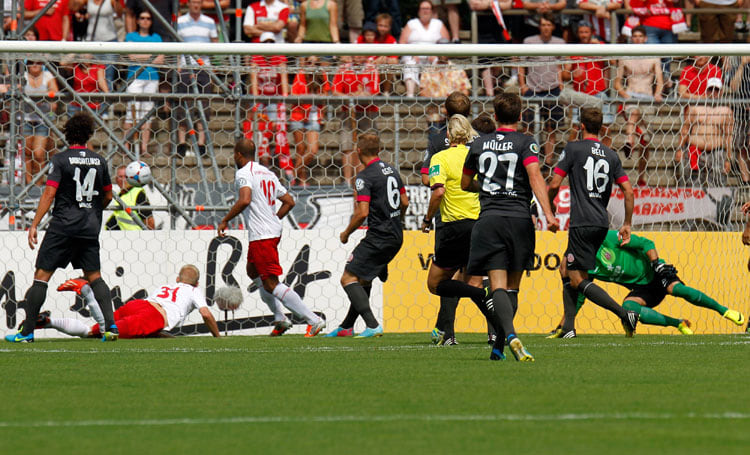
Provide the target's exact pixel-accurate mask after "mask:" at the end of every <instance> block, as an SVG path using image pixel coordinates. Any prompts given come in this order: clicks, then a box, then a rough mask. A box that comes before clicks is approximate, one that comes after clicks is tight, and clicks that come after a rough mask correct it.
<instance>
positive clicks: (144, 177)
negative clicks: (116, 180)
mask: <svg viewBox="0 0 750 455" xmlns="http://www.w3.org/2000/svg"><path fill="white" fill-rule="evenodd" d="M125 178H126V179H127V180H128V183H130V184H131V185H132V186H143V185H147V184H148V183H150V182H151V168H150V167H148V164H146V163H144V162H143V161H133V162H132V163H130V164H128V166H127V167H126V168H125Z"/></svg>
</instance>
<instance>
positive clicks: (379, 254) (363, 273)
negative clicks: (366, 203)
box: [344, 232, 403, 282]
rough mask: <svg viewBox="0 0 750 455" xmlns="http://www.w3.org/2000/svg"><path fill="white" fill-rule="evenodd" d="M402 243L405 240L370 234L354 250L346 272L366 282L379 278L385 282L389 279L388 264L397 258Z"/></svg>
mask: <svg viewBox="0 0 750 455" xmlns="http://www.w3.org/2000/svg"><path fill="white" fill-rule="evenodd" d="M402 243H403V239H401V240H398V239H395V238H388V237H378V236H375V235H372V234H371V233H369V232H368V233H367V235H365V238H364V239H362V241H361V242H359V245H357V247H356V248H354V251H353V252H352V254H351V256H349V260H348V261H346V266H345V267H344V270H346V271H347V272H349V273H351V274H352V275H354V276H356V277H357V278H359V279H362V280H365V281H372V280H374V279H375V277H378V278H380V281H382V282H385V281H386V280H387V279H388V263H389V262H391V260H393V258H394V257H396V254H397V253H398V251H399V250H400V249H401V244H402Z"/></svg>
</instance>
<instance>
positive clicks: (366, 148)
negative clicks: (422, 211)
mask: <svg viewBox="0 0 750 455" xmlns="http://www.w3.org/2000/svg"><path fill="white" fill-rule="evenodd" d="M378 152H380V139H379V138H378V136H377V134H375V133H373V132H368V133H365V134H363V135H361V136H360V137H359V140H358V141H357V153H358V155H359V160H360V162H361V163H363V164H364V165H365V168H364V169H363V170H362V172H360V173H359V174H357V177H356V179H355V181H354V187H355V191H354V196H355V200H356V203H355V205H354V214H353V215H352V218H351V220H350V221H349V225H348V226H347V227H346V229H344V232H342V233H341V236H340V238H341V243H344V244H346V243H347V242H348V241H349V236H350V235H351V234H352V232H354V231H355V230H357V229H358V228H359V227H360V226H361V225H362V223H363V222H364V221H365V220H367V234H366V235H365V238H364V239H362V241H361V242H359V245H357V247H356V248H354V251H353V252H352V255H351V256H350V257H349V260H348V261H347V263H346V267H345V268H344V273H343V275H342V276H341V286H343V288H344V292H346V295H347V296H348V297H349V301H350V302H351V305H350V306H349V311H348V313H347V314H346V317H345V318H344V321H343V322H342V323H341V324H340V325H339V326H338V327H337V328H336V329H334V330H333V331H331V332H330V333H328V335H326V336H327V337H338V336H351V335H353V329H354V322H355V321H356V320H357V316H362V319H364V321H365V324H366V325H367V328H366V329H365V330H364V331H363V332H361V333H360V334H359V335H357V338H369V337H374V336H381V335H383V327H382V326H381V325H380V324H379V323H378V321H377V320H376V319H375V315H374V314H373V313H372V310H371V309H370V301H369V300H370V289H371V287H372V284H371V283H372V280H373V279H375V277H378V278H380V280H381V281H386V280H387V279H388V263H389V262H391V260H392V259H393V258H394V257H395V256H396V253H398V251H399V250H400V249H401V244H402V243H403V241H404V232H403V226H402V224H401V218H402V217H403V215H404V213H405V212H406V208H407V207H408V206H409V198H408V196H407V195H406V189H405V188H404V184H403V183H402V182H401V177H400V176H399V173H398V170H397V169H396V168H394V167H393V166H391V165H390V164H388V163H386V162H384V161H381V160H380V158H378Z"/></svg>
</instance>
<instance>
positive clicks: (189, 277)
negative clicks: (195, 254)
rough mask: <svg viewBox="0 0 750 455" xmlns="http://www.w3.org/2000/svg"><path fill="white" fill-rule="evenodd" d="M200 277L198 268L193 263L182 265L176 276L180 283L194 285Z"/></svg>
mask: <svg viewBox="0 0 750 455" xmlns="http://www.w3.org/2000/svg"><path fill="white" fill-rule="evenodd" d="M200 277H201V272H200V270H198V267H196V266H194V265H193V264H187V265H183V266H182V268H181V269H180V274H179V276H178V278H179V280H180V283H185V284H189V285H191V286H196V285H197V284H198V280H199V279H200Z"/></svg>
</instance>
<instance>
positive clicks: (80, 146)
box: [68, 145, 86, 150]
mask: <svg viewBox="0 0 750 455" xmlns="http://www.w3.org/2000/svg"><path fill="white" fill-rule="evenodd" d="M68 148H69V149H72V150H81V149H85V148H86V146H85V145H71V146H70V147H68Z"/></svg>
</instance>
